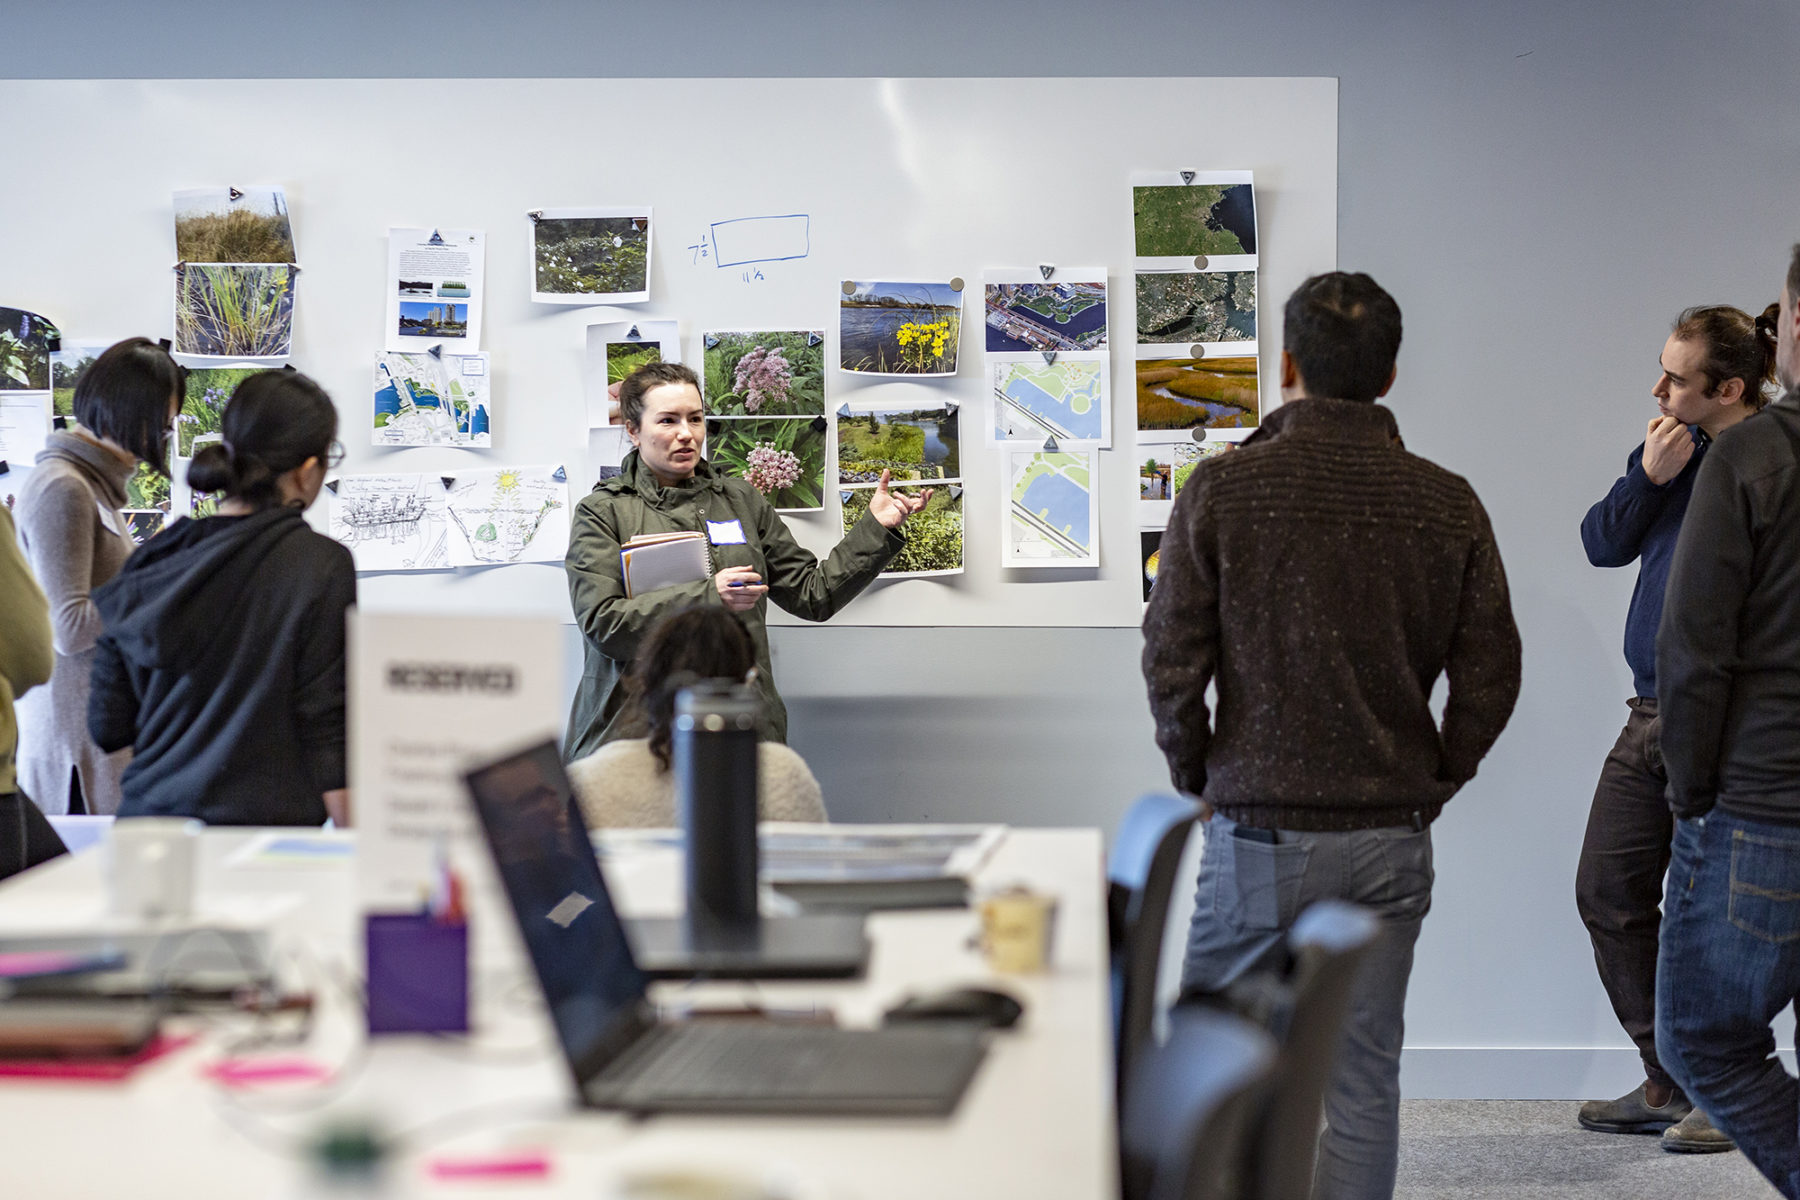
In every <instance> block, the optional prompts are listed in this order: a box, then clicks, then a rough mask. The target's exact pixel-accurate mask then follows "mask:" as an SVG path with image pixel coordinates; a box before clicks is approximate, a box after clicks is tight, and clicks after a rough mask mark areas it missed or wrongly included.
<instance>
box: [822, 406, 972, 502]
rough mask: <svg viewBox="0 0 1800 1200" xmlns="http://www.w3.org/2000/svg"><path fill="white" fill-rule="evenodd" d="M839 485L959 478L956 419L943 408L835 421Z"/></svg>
mask: <svg viewBox="0 0 1800 1200" xmlns="http://www.w3.org/2000/svg"><path fill="white" fill-rule="evenodd" d="M837 430H838V482H839V483H849V484H859V483H879V482H881V473H882V472H883V471H884V470H885V471H887V472H888V473H889V477H890V478H891V479H895V480H919V479H924V480H932V479H955V478H957V477H958V476H960V475H961V474H962V456H961V436H960V432H959V429H958V425H957V417H956V414H955V413H954V412H952V411H951V410H950V409H948V408H914V409H906V408H881V409H875V410H873V411H870V412H859V413H856V414H854V415H852V416H848V417H839V418H838V427H837Z"/></svg>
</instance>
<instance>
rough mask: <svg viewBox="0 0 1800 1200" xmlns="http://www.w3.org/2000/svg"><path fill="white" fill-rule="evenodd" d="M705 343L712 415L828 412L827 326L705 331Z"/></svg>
mask: <svg viewBox="0 0 1800 1200" xmlns="http://www.w3.org/2000/svg"><path fill="white" fill-rule="evenodd" d="M701 344H702V345H703V346H704V348H705V370H704V371H703V372H702V376H703V378H704V380H705V383H706V411H707V412H708V413H709V414H711V415H712V416H715V417H818V416H823V415H824V414H825V332H824V330H821V329H790V330H763V331H735V332H723V331H720V332H713V333H708V334H706V335H705V336H704V337H703V338H702V339H701Z"/></svg>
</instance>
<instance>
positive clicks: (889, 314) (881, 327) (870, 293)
mask: <svg viewBox="0 0 1800 1200" xmlns="http://www.w3.org/2000/svg"><path fill="white" fill-rule="evenodd" d="M961 340H962V293H961V292H958V291H954V290H952V289H951V287H950V285H949V284H948V283H857V284H855V285H854V290H852V291H851V292H850V293H849V294H847V295H845V296H844V297H843V299H841V300H840V301H838V365H839V366H841V367H842V368H843V369H844V370H846V371H853V372H858V373H861V374H867V375H954V374H956V355H957V347H958V345H959V344H960V342H961Z"/></svg>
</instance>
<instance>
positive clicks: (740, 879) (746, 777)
mask: <svg viewBox="0 0 1800 1200" xmlns="http://www.w3.org/2000/svg"><path fill="white" fill-rule="evenodd" d="M761 712H762V699H761V697H760V696H759V695H758V694H757V691H756V688H755V687H754V686H753V685H751V684H744V683H735V682H733V681H731V680H726V679H713V680H708V681H706V682H704V683H699V684H696V685H694V686H693V687H688V688H683V689H682V690H681V691H680V692H679V693H677V694H676V696H675V735H674V743H675V745H674V750H675V763H674V767H675V805H676V812H677V813H679V814H680V817H681V827H682V829H683V830H684V831H685V832H686V834H687V912H688V923H689V927H690V929H692V930H694V931H696V932H706V931H720V930H731V929H751V928H755V926H756V924H757V910H756V870H757V847H756V799H757V796H756V793H757V779H756V775H757V772H756V742H757V737H756V722H757V717H758V716H759V715H760V714H761Z"/></svg>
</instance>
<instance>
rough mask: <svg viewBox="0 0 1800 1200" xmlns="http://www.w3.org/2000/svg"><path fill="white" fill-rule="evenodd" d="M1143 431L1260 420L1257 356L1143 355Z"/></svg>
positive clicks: (1238, 425) (1246, 425) (1244, 425)
mask: <svg viewBox="0 0 1800 1200" xmlns="http://www.w3.org/2000/svg"><path fill="white" fill-rule="evenodd" d="M1137 393H1138V394H1137V415H1138V428H1139V429H1200V428H1205V429H1251V428H1254V427H1255V426H1256V424H1257V420H1258V412H1259V406H1258V399H1257V386H1256V360H1255V359H1254V358H1144V359H1139V360H1138V364H1137Z"/></svg>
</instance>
